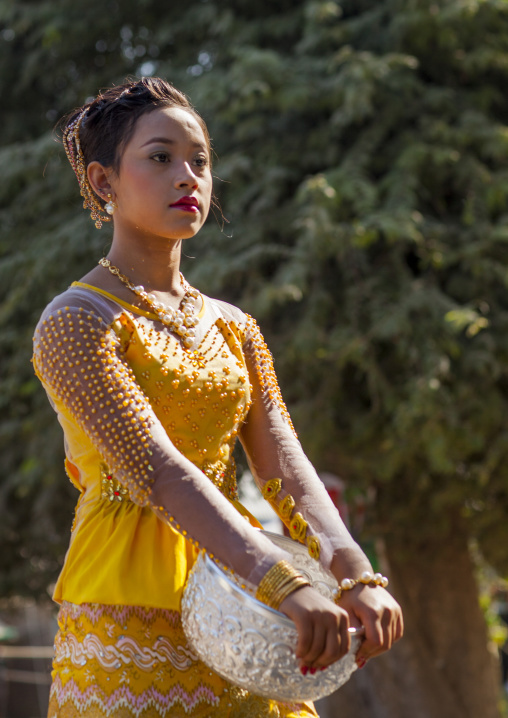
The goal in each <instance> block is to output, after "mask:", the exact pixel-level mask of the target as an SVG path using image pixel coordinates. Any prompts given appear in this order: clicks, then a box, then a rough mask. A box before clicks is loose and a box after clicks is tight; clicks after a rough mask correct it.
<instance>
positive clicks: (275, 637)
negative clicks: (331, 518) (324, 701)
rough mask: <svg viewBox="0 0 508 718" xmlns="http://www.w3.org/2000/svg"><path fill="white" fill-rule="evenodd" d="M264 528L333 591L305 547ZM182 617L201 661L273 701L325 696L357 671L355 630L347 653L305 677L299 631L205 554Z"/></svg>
mask: <svg viewBox="0 0 508 718" xmlns="http://www.w3.org/2000/svg"><path fill="white" fill-rule="evenodd" d="M265 533H267V535H268V537H269V538H270V539H271V540H273V541H274V543H277V545H279V546H281V547H282V548H284V549H286V550H290V551H291V553H292V554H293V557H294V565H295V566H296V567H297V568H298V569H299V570H300V571H301V572H302V573H305V575H306V576H307V577H308V579H309V580H310V581H311V583H312V584H313V585H314V587H315V588H316V589H317V590H319V591H320V592H321V593H323V594H324V595H325V596H327V597H328V598H330V597H331V596H332V593H333V590H334V588H336V587H337V582H336V581H335V579H334V578H333V576H332V574H330V573H328V572H327V571H325V570H324V569H323V568H322V567H321V566H320V564H318V562H317V561H315V560H314V559H313V558H311V557H310V556H308V554H306V550H305V547H303V546H301V545H300V544H297V543H295V542H294V541H292V540H291V539H287V538H286V537H284V536H278V535H277V534H269V533H268V532H265ZM290 544H292V546H291V545H290ZM300 549H303V551H300ZM307 558H308V559H309V560H308V561H307ZM182 622H183V627H184V630H185V633H186V635H187V639H188V641H189V643H190V645H191V647H192V648H193V649H194V651H195V652H196V653H197V654H198V655H199V657H200V659H201V660H202V661H203V662H204V663H206V664H207V665H208V666H210V668H213V670H214V671H216V672H217V673H218V674H219V675H221V676H222V677H223V678H225V679H226V680H228V681H230V682H231V683H233V684H235V685H237V686H240V687H241V688H245V689H246V690H248V691H250V692H251V693H254V694H256V695H260V696H265V697H267V698H272V699H274V700H280V701H289V702H294V701H308V700H317V699H318V698H323V697H324V696H327V695H329V694H330V693H333V692H334V691H335V690H337V688H338V687H339V686H341V685H342V684H343V683H345V682H346V681H347V680H348V679H349V678H350V676H351V674H352V673H353V671H355V670H356V663H355V654H356V652H357V650H358V648H359V646H360V641H361V639H360V638H359V637H358V636H354V635H353V636H352V640H351V649H350V651H349V652H348V653H347V655H345V656H344V657H343V658H341V659H340V660H339V661H337V662H335V663H334V664H332V665H331V666H329V667H328V668H327V669H326V670H325V671H317V672H316V673H315V674H314V675H311V674H310V673H308V674H307V675H306V676H303V675H302V674H301V673H300V670H299V668H298V663H297V660H296V658H295V648H296V644H297V637H298V636H297V631H296V627H295V625H294V623H293V622H292V621H291V620H290V619H289V618H288V617H287V616H285V615H284V614H282V613H280V612H279V611H274V610H273V609H271V608H269V607H268V606H265V604H263V603H261V602H260V601H257V600H256V599H255V598H254V597H253V596H251V595H250V594H248V593H247V592H246V591H243V590H242V589H241V588H240V587H239V586H238V585H236V584H235V582H234V581H233V580H232V579H230V578H228V576H227V575H226V574H225V573H224V572H223V571H222V570H221V569H220V568H219V567H218V566H217V565H216V564H215V563H214V562H213V561H212V560H211V559H210V558H208V556H206V554H204V553H202V554H200V555H199V557H198V560H197V561H196V563H195V565H194V567H193V569H192V571H191V573H190V575H189V578H188V581H187V585H186V588H185V591H184V595H183V598H182Z"/></svg>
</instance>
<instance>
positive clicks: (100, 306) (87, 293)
mask: <svg viewBox="0 0 508 718" xmlns="http://www.w3.org/2000/svg"><path fill="white" fill-rule="evenodd" d="M62 311H66V312H68V313H71V314H76V313H82V312H83V311H86V312H88V313H90V314H93V315H95V316H96V317H100V318H101V320H103V321H105V322H107V323H108V324H109V323H110V322H111V321H112V320H113V318H114V315H115V314H116V313H117V312H118V307H115V304H114V302H112V301H111V300H108V298H107V297H105V296H102V295H100V294H98V293H97V292H95V291H93V289H92V288H90V289H89V288H87V287H86V286H85V285H83V284H81V283H77V282H76V283H74V284H72V285H71V286H70V287H68V289H66V290H65V291H64V292H62V293H61V294H58V295H57V296H56V297H54V298H53V299H52V300H51V301H50V303H49V304H48V305H47V306H46V307H45V308H44V309H43V311H42V314H41V317H40V320H39V324H40V322H42V321H44V320H47V319H48V318H49V317H51V316H52V315H54V314H57V313H60V312H62Z"/></svg>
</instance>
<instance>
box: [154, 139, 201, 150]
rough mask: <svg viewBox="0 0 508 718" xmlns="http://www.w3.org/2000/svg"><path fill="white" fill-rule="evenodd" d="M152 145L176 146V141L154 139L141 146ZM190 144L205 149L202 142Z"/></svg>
mask: <svg viewBox="0 0 508 718" xmlns="http://www.w3.org/2000/svg"><path fill="white" fill-rule="evenodd" d="M152 144H165V145H174V144H176V142H175V140H171V139H170V138H169V137H152V138H151V139H150V140H148V141H147V142H145V143H144V144H143V145H141V147H146V146H147V145H152ZM190 144H191V145H192V146H193V147H196V148H198V149H204V147H203V145H202V144H201V143H200V142H191V143H190Z"/></svg>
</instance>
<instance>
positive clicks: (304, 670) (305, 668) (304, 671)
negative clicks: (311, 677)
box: [300, 666, 309, 676]
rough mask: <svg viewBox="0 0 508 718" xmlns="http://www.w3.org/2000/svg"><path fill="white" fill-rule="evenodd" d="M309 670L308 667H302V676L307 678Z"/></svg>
mask: <svg viewBox="0 0 508 718" xmlns="http://www.w3.org/2000/svg"><path fill="white" fill-rule="evenodd" d="M308 670H309V669H308V668H307V666H300V672H301V674H302V676H306V675H307V672H308Z"/></svg>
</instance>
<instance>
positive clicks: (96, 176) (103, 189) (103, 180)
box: [86, 160, 113, 201]
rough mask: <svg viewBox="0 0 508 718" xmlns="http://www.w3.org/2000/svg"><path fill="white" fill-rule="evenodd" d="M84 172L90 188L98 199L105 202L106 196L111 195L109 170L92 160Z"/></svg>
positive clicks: (110, 171)
mask: <svg viewBox="0 0 508 718" xmlns="http://www.w3.org/2000/svg"><path fill="white" fill-rule="evenodd" d="M86 172H87V175H88V181H89V182H90V186H91V187H92V189H93V191H94V192H95V194H96V195H97V196H98V197H100V199H102V200H104V201H105V200H106V198H107V197H108V195H112V193H113V190H112V188H111V184H110V181H109V178H110V177H111V173H112V169H111V168H108V167H103V166H102V165H101V164H100V162H97V161H96V160H94V161H93V162H90V164H89V165H88V167H87V170H86Z"/></svg>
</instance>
